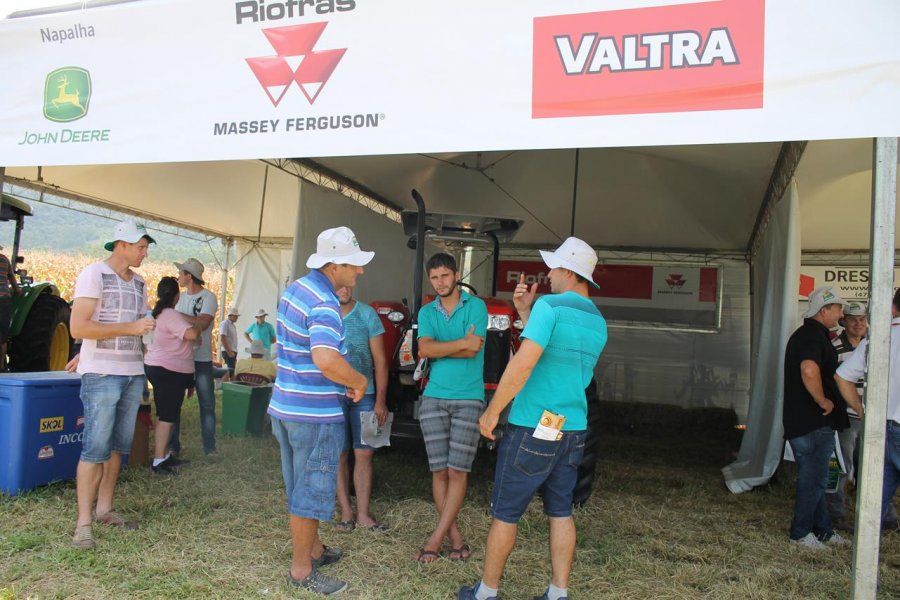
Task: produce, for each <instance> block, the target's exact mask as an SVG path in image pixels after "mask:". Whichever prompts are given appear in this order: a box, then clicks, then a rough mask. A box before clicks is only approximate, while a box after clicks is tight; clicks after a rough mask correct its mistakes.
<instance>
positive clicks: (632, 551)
mask: <svg viewBox="0 0 900 600" xmlns="http://www.w3.org/2000/svg"><path fill="white" fill-rule="evenodd" d="M196 407H197V405H196V403H195V402H193V401H190V402H188V403H186V405H185V420H186V424H185V427H184V434H183V435H184V436H185V442H186V445H185V448H186V451H187V453H188V455H189V456H190V457H191V458H194V462H193V463H192V464H190V465H188V466H187V467H186V468H185V469H184V472H183V473H182V474H181V475H179V476H178V477H175V478H172V479H159V478H153V477H151V476H150V475H149V474H147V473H146V472H144V471H139V472H138V471H133V472H130V473H128V474H126V475H125V476H124V478H123V481H122V484H121V487H120V490H119V496H118V497H119V498H120V501H119V509H121V510H122V511H123V512H126V513H128V514H129V515H133V516H135V517H138V518H139V519H140V520H141V529H140V530H138V531H137V532H119V531H114V530H111V529H108V528H103V529H98V530H97V534H98V537H99V540H98V541H99V544H100V547H99V549H98V550H97V551H96V552H94V553H83V552H79V551H76V550H74V549H72V548H71V547H70V546H69V536H70V535H71V530H72V526H73V524H74V518H75V491H74V486H73V485H72V484H71V483H63V484H57V485H53V486H49V487H46V488H42V489H39V490H36V491H34V492H31V493H28V494H24V495H22V496H19V497H16V498H13V499H9V498H4V499H0V582H2V583H0V599H4V598H21V599H24V598H154V599H155V598H286V597H307V596H305V595H304V594H302V593H299V592H291V591H290V590H288V589H287V588H286V587H285V586H284V584H283V575H284V573H285V572H286V571H287V567H288V564H289V560H290V544H289V537H288V531H287V518H286V509H285V500H284V493H283V487H282V483H281V479H280V472H279V462H278V449H277V444H276V443H275V441H274V439H273V438H271V436H265V437H263V438H258V439H246V438H224V439H221V441H220V444H219V447H220V449H221V451H222V454H221V456H219V457H216V458H211V459H206V458H203V457H198V454H199V452H198V447H199V440H198V438H199V432H198V429H199V428H198V425H197V408H196ZM735 448H736V444H735V440H734V438H733V437H731V436H729V435H725V436H719V437H709V436H697V435H694V436H684V437H681V438H672V437H669V438H665V437H661V436H660V435H659V434H657V435H655V436H635V435H623V434H606V435H605V436H604V440H603V452H602V458H601V464H600V467H599V470H598V475H599V479H598V483H599V486H598V488H597V489H596V491H595V495H594V497H593V498H592V500H591V501H590V502H589V504H588V506H586V507H585V508H583V509H580V510H579V511H578V512H577V515H576V522H577V525H578V551H577V555H576V564H575V567H574V570H573V574H572V581H571V589H572V597H573V598H599V597H604V598H621V599H640V600H646V599H648V598H678V599H693V598H709V599H721V598H755V599H764V600H770V599H775V598H779V599H781V598H846V597H848V596H849V586H850V566H849V564H850V559H851V552H850V550H833V551H830V552H828V553H825V554H822V555H819V554H811V553H809V552H802V551H798V550H797V549H795V548H792V547H790V546H789V544H788V543H787V526H788V522H789V520H790V513H791V506H792V493H793V491H792V487H793V475H792V474H791V473H790V472H786V470H785V472H782V473H781V474H780V480H779V481H776V482H775V483H773V484H772V485H770V486H768V487H765V488H762V489H758V490H756V491H754V492H752V493H748V494H744V495H740V496H734V495H731V494H730V493H728V492H727V491H726V490H725V488H724V485H723V483H722V478H721V475H720V474H719V471H718V469H719V467H721V466H722V465H724V464H726V463H727V462H729V460H730V457H731V452H732V451H733V450H734V449H735ZM491 470H492V466H491V464H490V460H489V458H487V457H484V456H482V457H480V458H479V460H478V461H477V462H476V465H475V470H474V471H473V475H472V485H471V487H470V491H469V494H468V497H467V503H466V506H465V508H464V510H463V512H462V514H461V517H460V520H461V527H462V529H463V532H464V533H465V534H466V535H467V536H468V539H469V541H470V543H471V544H472V546H473V549H474V553H473V558H472V559H471V560H470V561H469V562H468V563H454V562H450V561H448V560H440V561H437V562H436V563H434V564H432V565H419V564H417V563H415V562H413V561H412V560H411V556H412V554H413V553H414V551H415V550H416V548H418V546H419V545H420V544H421V543H422V541H423V540H424V539H425V538H426V537H427V535H428V533H429V529H430V527H431V526H432V525H433V523H434V519H435V517H434V513H433V509H432V508H431V504H430V500H429V498H430V476H429V474H428V471H427V468H426V461H425V457H424V452H423V450H422V449H421V448H419V447H416V446H404V447H395V448H393V449H390V450H389V451H387V452H382V453H379V455H378V456H377V457H376V483H375V493H374V496H375V500H374V512H375V514H376V515H377V516H378V517H379V518H381V519H382V520H384V521H386V522H388V523H390V524H391V525H393V529H392V530H391V531H390V532H389V533H386V534H373V533H370V532H368V531H362V530H357V531H354V532H353V533H350V534H340V533H336V532H334V531H333V530H332V529H331V527H330V526H328V525H324V526H323V527H322V535H323V538H324V540H325V542H326V543H328V544H333V545H339V546H341V547H342V548H344V550H345V551H346V554H347V556H346V559H345V560H343V561H341V562H340V563H338V564H336V565H334V566H331V567H328V570H329V573H330V574H333V575H336V576H338V577H341V578H346V579H347V580H348V581H349V582H350V584H351V588H350V590H349V591H348V592H346V593H345V594H344V595H343V596H342V597H346V598H379V599H380V598H398V599H407V598H409V599H412V598H416V599H420V598H423V599H424V598H452V597H455V594H456V590H457V588H458V587H459V585H461V584H463V583H471V582H473V581H475V580H477V578H478V577H479V576H480V568H481V564H482V559H483V545H484V538H485V534H486V531H487V527H488V525H489V523H490V518H489V516H488V513H487V505H488V497H489V496H488V494H489V489H490V486H489V484H488V482H489V480H490V477H491ZM898 559H900V536H897V535H891V536H888V537H886V538H885V539H884V543H883V545H882V569H881V589H880V594H879V597H880V598H897V597H900V560H898ZM548 578H549V561H548V556H547V524H546V520H545V519H544V518H543V516H542V515H541V512H540V506H539V504H538V503H537V502H535V503H533V504H532V506H531V507H530V509H529V512H528V514H527V515H526V517H525V519H524V520H523V521H522V524H521V527H520V532H519V540H518V544H517V546H516V549H515V551H514V552H513V555H512V557H511V560H510V562H509V565H508V567H507V571H506V574H505V576H504V580H503V584H502V587H501V596H502V597H504V598H525V597H528V598H530V597H531V595H532V594H535V593H538V592H540V591H541V590H542V589H543V588H544V586H546V583H547V581H548Z"/></svg>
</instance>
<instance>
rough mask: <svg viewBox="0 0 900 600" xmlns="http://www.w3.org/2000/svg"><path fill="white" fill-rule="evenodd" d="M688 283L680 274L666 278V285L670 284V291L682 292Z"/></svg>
mask: <svg viewBox="0 0 900 600" xmlns="http://www.w3.org/2000/svg"><path fill="white" fill-rule="evenodd" d="M686 282H687V279H683V278H682V276H681V275H680V274H671V273H670V274H669V276H668V277H666V283H667V284H669V289H670V290H680V289H681V288H682V287H684V284H685V283H686Z"/></svg>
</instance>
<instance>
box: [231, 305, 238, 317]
mask: <svg viewBox="0 0 900 600" xmlns="http://www.w3.org/2000/svg"><path fill="white" fill-rule="evenodd" d="M231 315H234V316H236V317H239V316H241V313H240V312H238V309H237V306H232V307H231V308H229V309H228V316H229V317H230V316H231Z"/></svg>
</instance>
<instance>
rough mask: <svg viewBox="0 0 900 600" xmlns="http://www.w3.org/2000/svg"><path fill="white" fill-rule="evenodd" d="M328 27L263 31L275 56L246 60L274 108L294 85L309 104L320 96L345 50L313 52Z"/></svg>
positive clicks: (312, 26)
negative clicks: (294, 84) (295, 84)
mask: <svg viewBox="0 0 900 600" xmlns="http://www.w3.org/2000/svg"><path fill="white" fill-rule="evenodd" d="M327 26H328V23H327V22H323V23H307V24H304V25H289V26H287V27H273V28H270V29H263V30H262V32H263V33H264V34H265V36H266V38H267V39H268V40H269V43H270V44H272V48H274V49H275V53H276V56H262V57H258V58H248V59H246V60H247V64H248V65H249V66H250V69H251V70H252V71H253V74H254V75H256V79H257V80H258V81H259V83H260V85H262V87H263V89H264V90H265V92H266V95H268V96H269V100H271V101H272V105H273V106H278V104H279V102H281V100H282V99H283V98H284V96H285V94H287V91H288V89H289V88H290V87H291V83H293V82H296V83H297V86H298V87H299V88H300V91H302V92H303V95H304V96H306V99H307V100H308V101H309V103H310V104H313V103H314V102H315V101H316V98H318V97H319V94H320V93H321V92H322V88H324V87H325V84H326V83H328V80H329V79H330V78H331V74H332V73H334V70H335V68H337V66H338V63H340V62H341V59H342V58H343V57H344V53H345V52H346V51H347V49H346V48H336V49H330V50H313V48H314V46H315V45H316V42H318V41H319V38H320V37H321V36H322V32H323V31H325V27H327Z"/></svg>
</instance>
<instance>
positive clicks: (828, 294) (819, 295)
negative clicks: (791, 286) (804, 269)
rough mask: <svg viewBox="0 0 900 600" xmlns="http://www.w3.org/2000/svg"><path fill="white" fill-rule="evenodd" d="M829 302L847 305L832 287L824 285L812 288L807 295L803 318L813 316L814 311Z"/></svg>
mask: <svg viewBox="0 0 900 600" xmlns="http://www.w3.org/2000/svg"><path fill="white" fill-rule="evenodd" d="M829 304H841V305H843V306H847V302H846V301H845V300H844V299H843V298H841V297H840V296H838V295H837V292H835V291H834V288H833V287H831V286H825V287H820V288H816V289H814V290H813V291H812V293H811V294H810V295H809V308H808V309H807V310H806V312H805V313H803V318H804V319H810V318H812V317H814V316H815V315H816V313H818V312H819V311H820V310H822V308H824V307H826V306H828V305H829Z"/></svg>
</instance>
